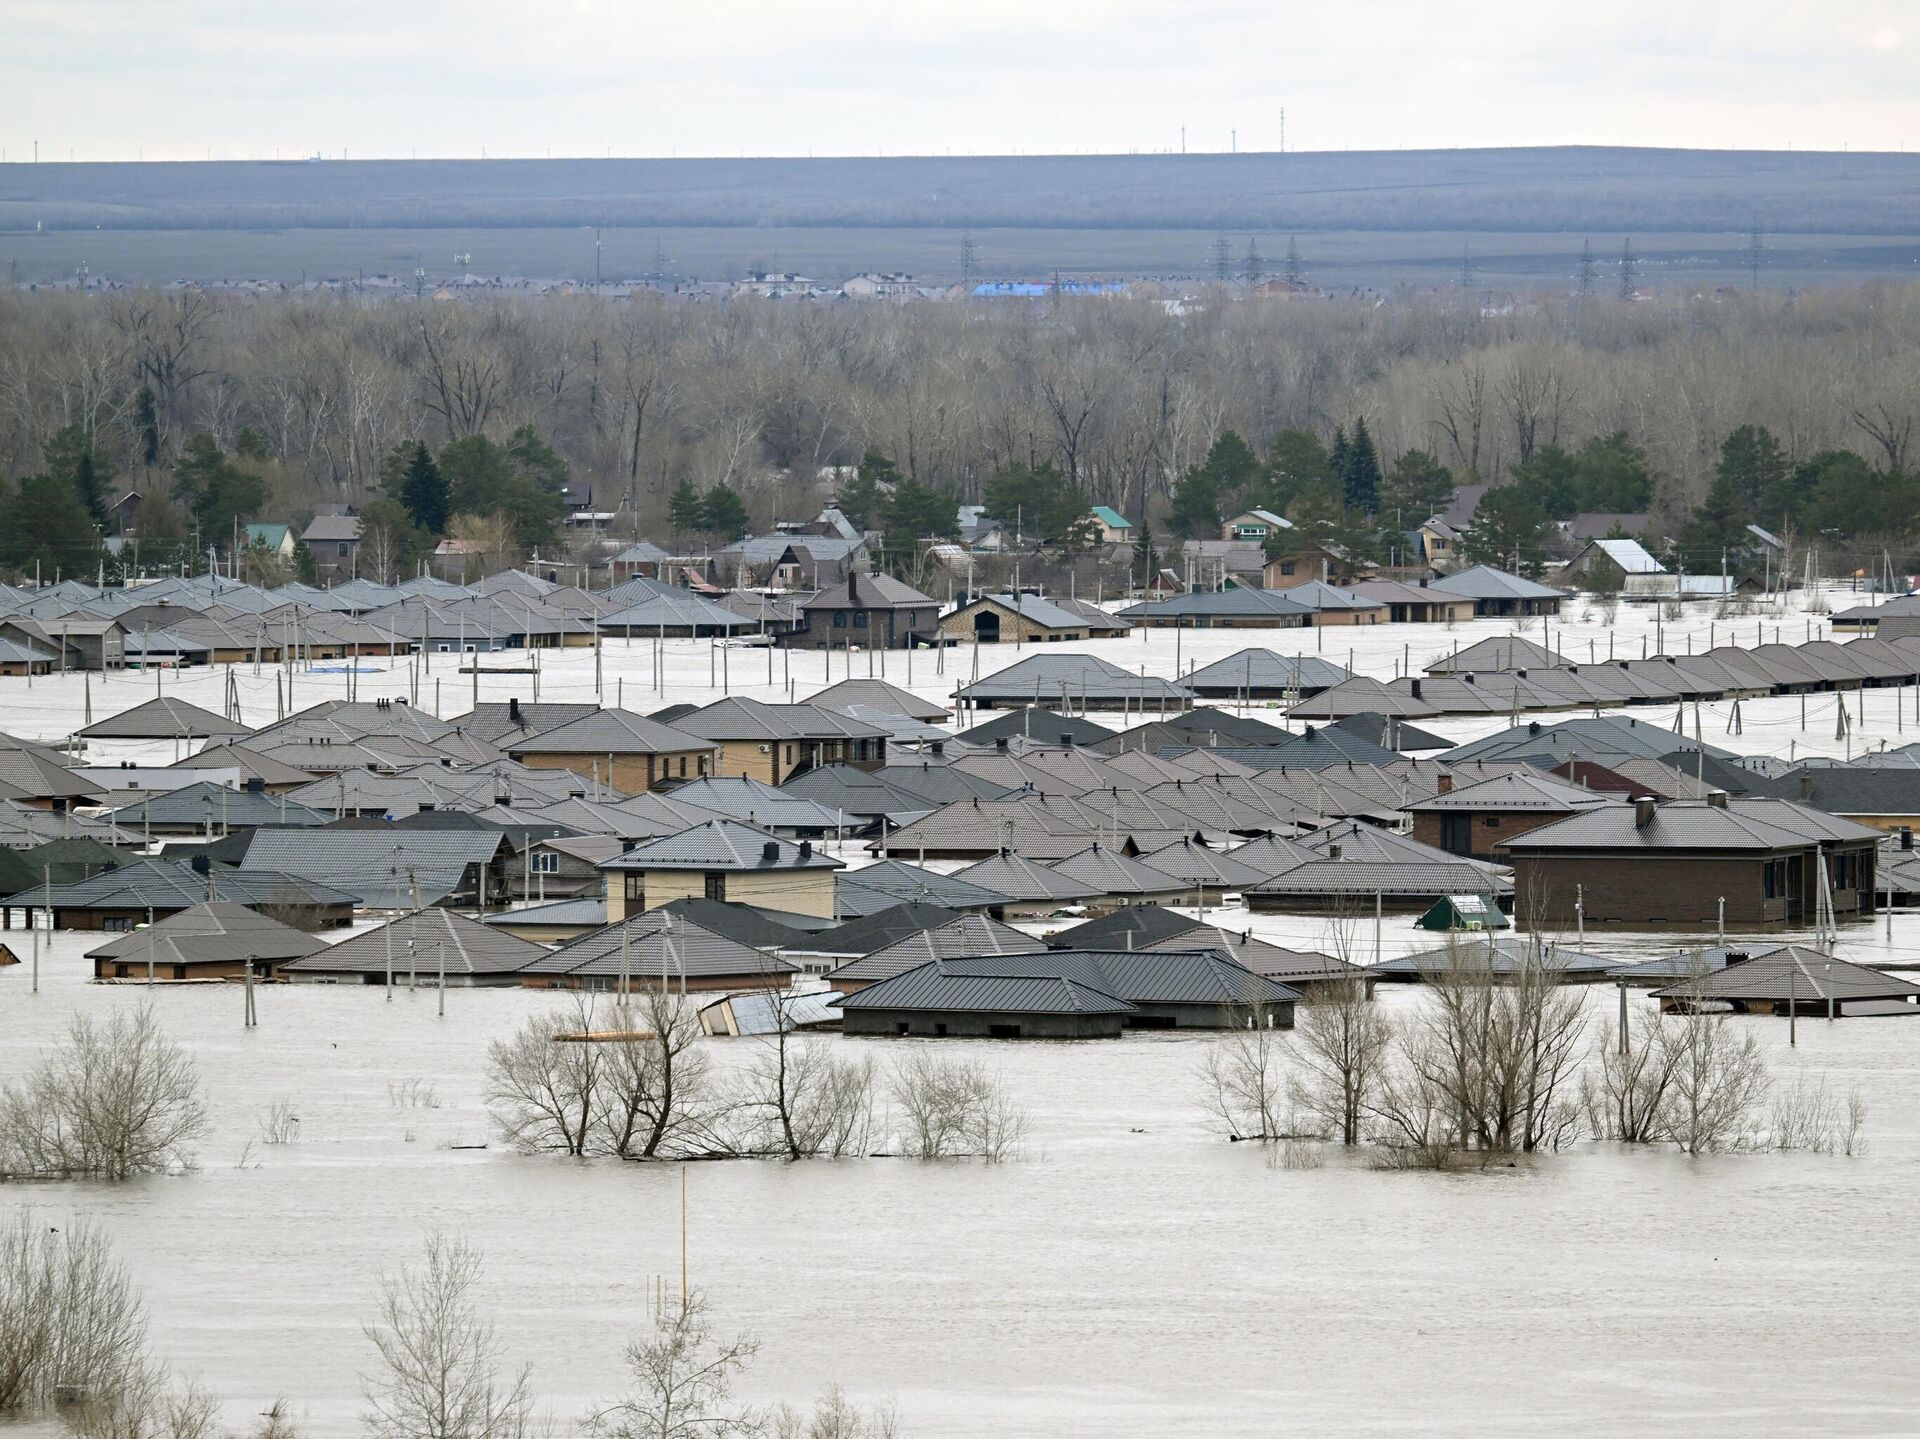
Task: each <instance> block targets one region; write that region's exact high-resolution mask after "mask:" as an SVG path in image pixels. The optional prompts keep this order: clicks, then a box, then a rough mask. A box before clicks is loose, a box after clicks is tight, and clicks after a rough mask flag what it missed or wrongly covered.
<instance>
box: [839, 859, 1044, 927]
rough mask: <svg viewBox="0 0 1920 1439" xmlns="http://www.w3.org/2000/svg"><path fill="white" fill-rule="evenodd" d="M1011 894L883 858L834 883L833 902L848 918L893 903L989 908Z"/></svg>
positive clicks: (845, 875) (947, 907)
mask: <svg viewBox="0 0 1920 1439" xmlns="http://www.w3.org/2000/svg"><path fill="white" fill-rule="evenodd" d="M1009 898H1011V896H1009V895H1006V894H1003V893H1001V892H1000V891H998V890H994V889H990V888H987V887H986V886H984V885H980V884H976V883H975V882H973V881H972V880H969V879H962V878H960V877H959V876H958V875H951V874H940V873H938V872H937V871H934V870H931V869H923V868H921V867H920V866H919V865H913V864H903V863H902V862H901V861H899V860H897V859H883V860H881V861H880V862H879V863H877V864H870V865H866V866H863V867H862V868H860V869H852V870H848V871H847V872H846V873H845V874H842V875H841V876H840V878H839V879H838V880H837V881H836V882H835V884H834V905H835V907H836V908H837V909H838V910H839V912H840V913H841V915H843V916H845V917H847V918H849V919H852V918H858V917H859V916H861V915H867V914H878V913H879V912H880V911H881V910H884V909H891V908H892V907H893V906H894V905H896V904H905V903H916V904H937V905H940V906H941V907H942V908H944V909H951V910H970V909H989V908H991V907H993V906H994V905H998V904H1005V903H1006V902H1007V900H1008V899H1009Z"/></svg>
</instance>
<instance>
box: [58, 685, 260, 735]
mask: <svg viewBox="0 0 1920 1439" xmlns="http://www.w3.org/2000/svg"><path fill="white" fill-rule="evenodd" d="M75 733H77V734H79V735H81V736H83V737H85V738H87V739H206V738H207V737H209V736H211V735H245V734H252V733H253V731H252V730H250V729H248V728H247V727H246V726H245V725H243V724H241V723H240V722H239V721H238V720H230V719H227V718H225V717H224V716H222V715H217V714H214V713H213V712H212V711H211V710H204V709H202V708H200V706H199V705H196V704H188V703H187V702H186V701H185V700H183V699H176V698H175V697H174V696H172V695H161V696H157V697H156V698H154V699H150V700H148V701H146V702H145V703H144V704H137V705H135V706H134V707H133V708H132V709H129V710H122V711H121V712H120V713H119V714H117V715H109V716H108V717H107V718H106V719H103V720H98V721H96V722H94V723H93V724H90V725H88V726H87V727H86V728H85V729H82V730H77V731H75Z"/></svg>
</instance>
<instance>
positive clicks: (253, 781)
mask: <svg viewBox="0 0 1920 1439" xmlns="http://www.w3.org/2000/svg"><path fill="white" fill-rule="evenodd" d="M266 787H267V782H266V781H265V780H263V779H261V778H260V777H259V776H258V775H255V776H253V777H252V778H250V779H248V780H247V782H246V784H245V785H244V786H243V788H244V789H245V790H246V792H247V793H248V794H260V793H262V792H264V791H265V789H266Z"/></svg>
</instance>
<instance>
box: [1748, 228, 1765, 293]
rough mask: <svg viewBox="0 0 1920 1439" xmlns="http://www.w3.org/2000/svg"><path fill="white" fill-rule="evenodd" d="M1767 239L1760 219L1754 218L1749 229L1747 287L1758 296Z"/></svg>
mask: <svg viewBox="0 0 1920 1439" xmlns="http://www.w3.org/2000/svg"><path fill="white" fill-rule="evenodd" d="M1766 248H1767V247H1766V237H1765V235H1764V234H1763V233H1762V231H1761V229H1760V217H1759V216H1758V215H1755V216H1754V217H1753V224H1752V225H1750V226H1749V227H1748V228H1747V279H1748V284H1747V287H1748V288H1749V289H1751V290H1753V291H1754V292H1755V293H1756V294H1757V293H1758V292H1759V290H1760V262H1761V257H1762V256H1763V254H1764V253H1765V251H1766Z"/></svg>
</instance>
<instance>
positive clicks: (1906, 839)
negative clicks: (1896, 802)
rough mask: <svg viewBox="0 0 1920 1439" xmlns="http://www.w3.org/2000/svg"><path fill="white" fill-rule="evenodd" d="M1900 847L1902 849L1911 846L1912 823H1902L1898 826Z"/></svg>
mask: <svg viewBox="0 0 1920 1439" xmlns="http://www.w3.org/2000/svg"><path fill="white" fill-rule="evenodd" d="M1900 848H1902V849H1912V848H1913V826H1912V825H1907V824H1903V825H1901V826H1900Z"/></svg>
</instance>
